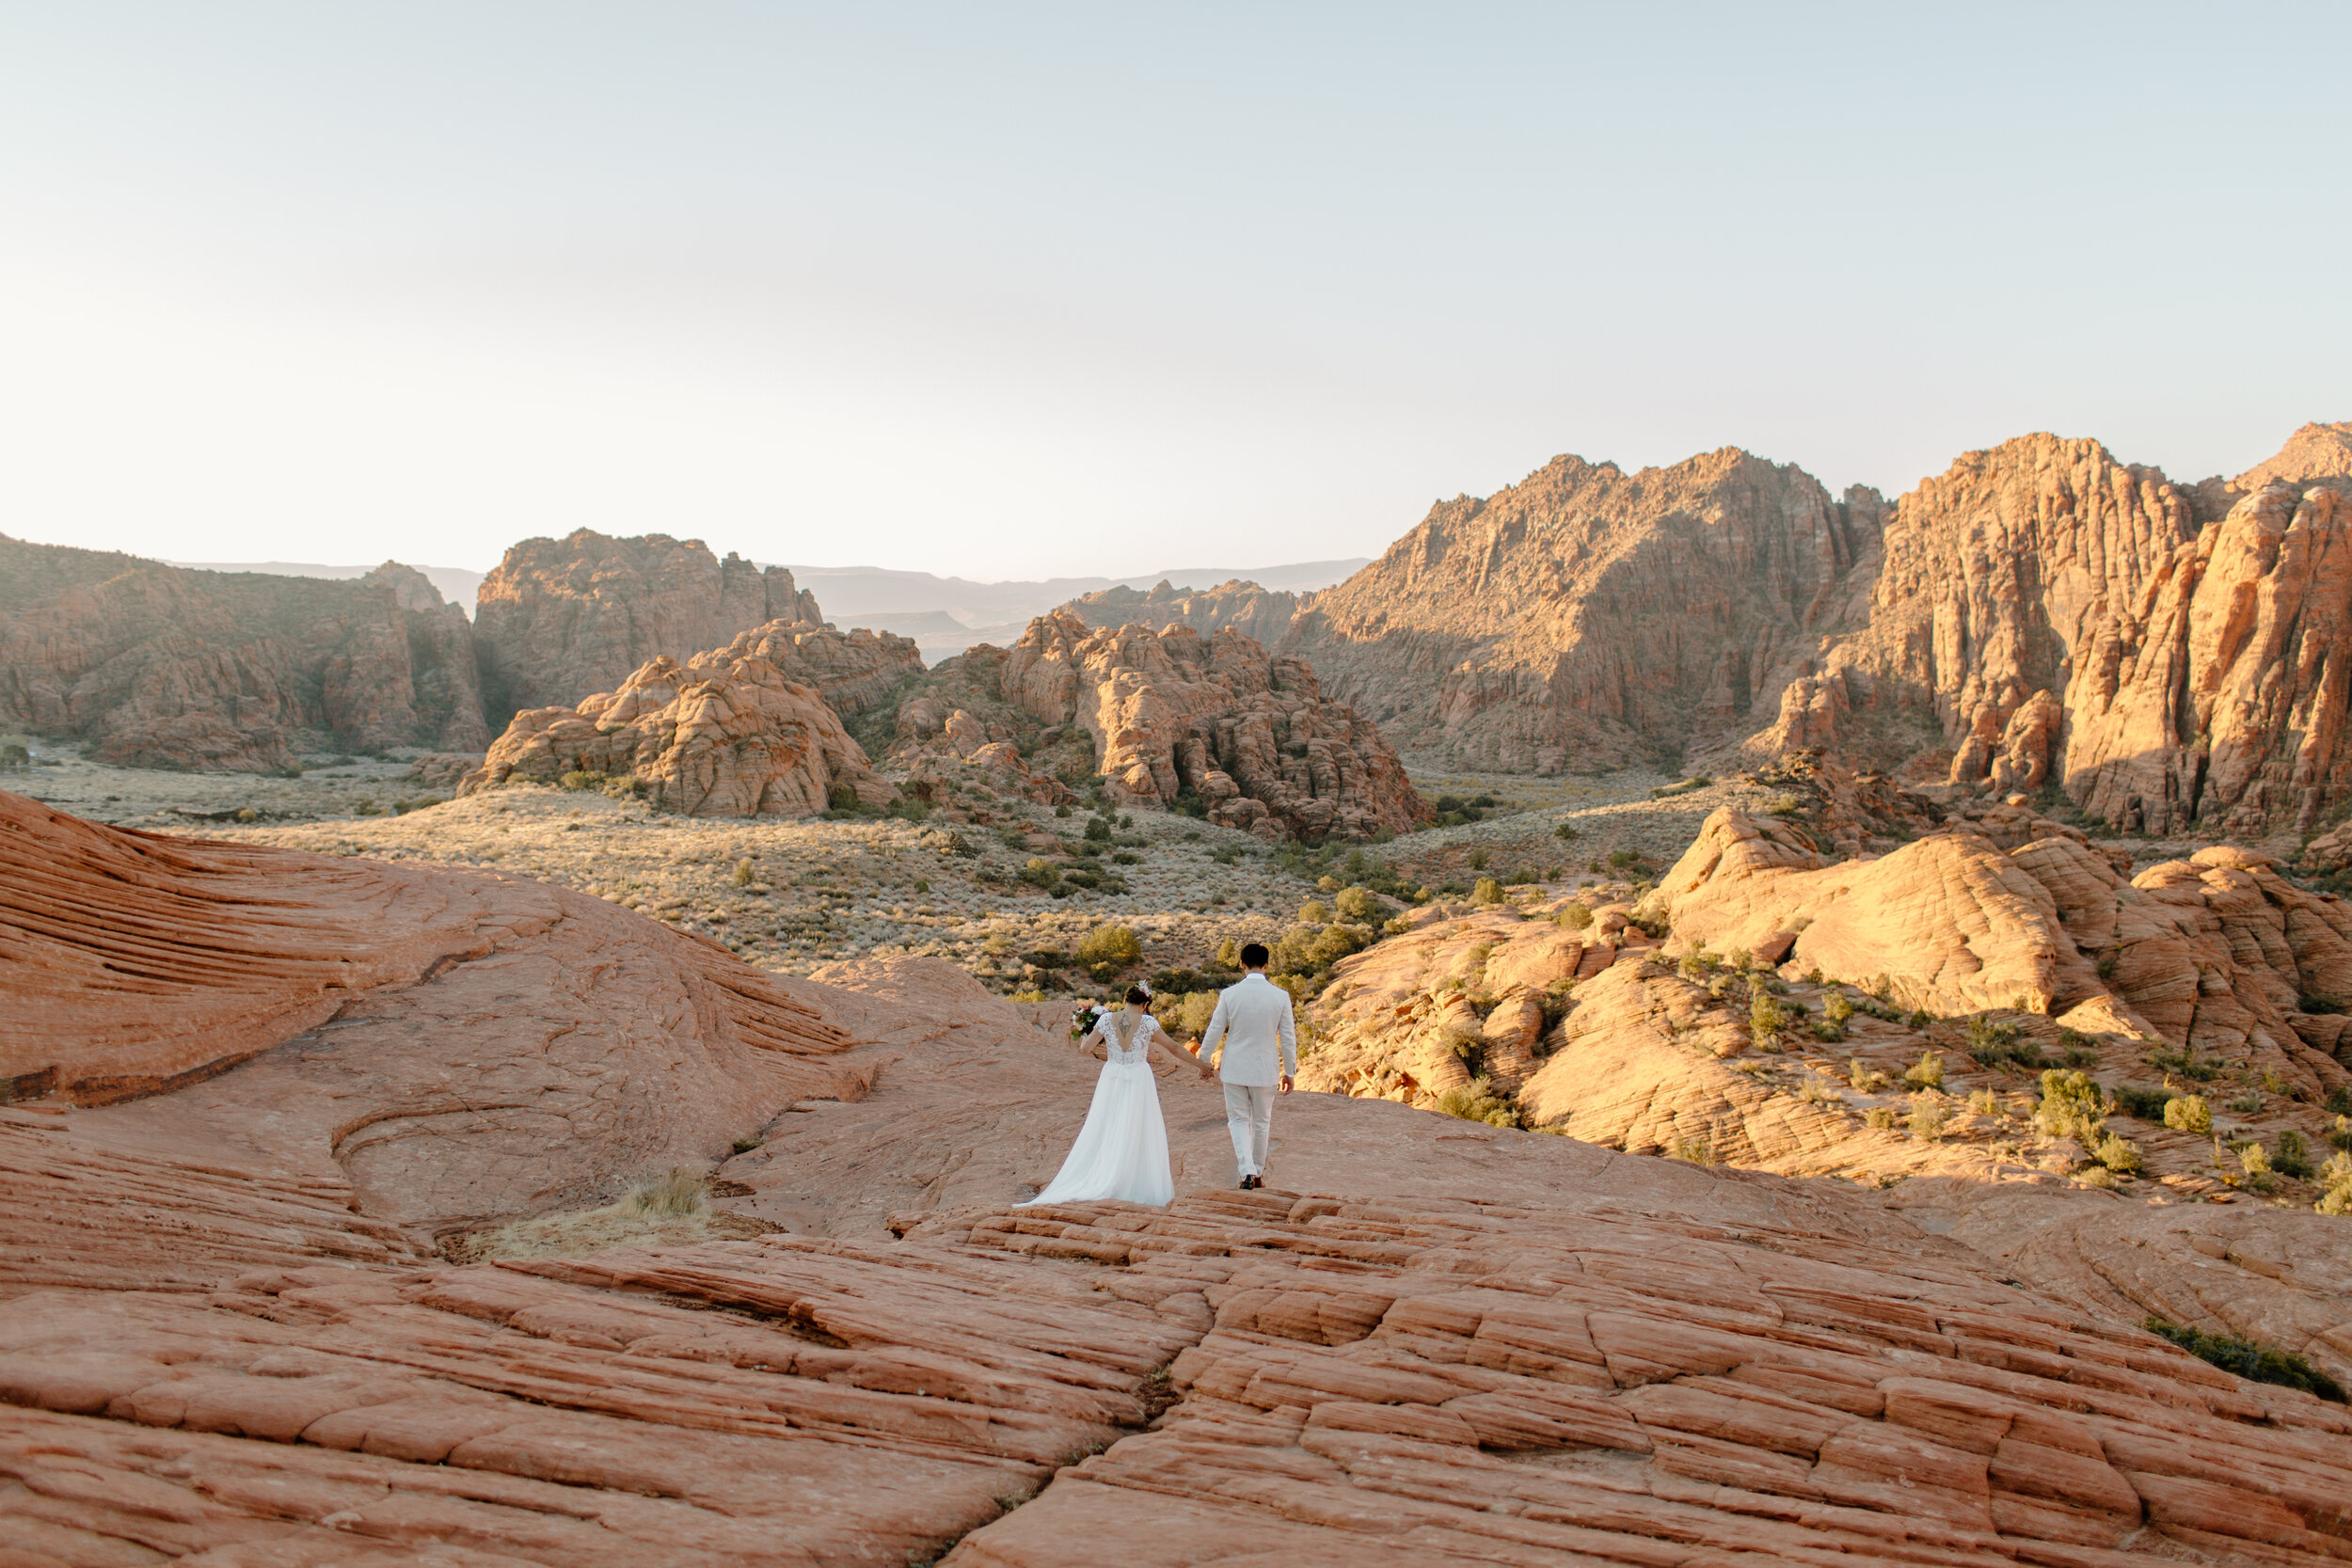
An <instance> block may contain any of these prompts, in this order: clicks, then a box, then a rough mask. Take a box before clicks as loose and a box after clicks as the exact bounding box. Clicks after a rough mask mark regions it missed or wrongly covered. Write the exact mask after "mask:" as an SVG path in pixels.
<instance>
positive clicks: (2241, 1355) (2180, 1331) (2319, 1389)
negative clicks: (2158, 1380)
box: [2147, 1318, 2344, 1404]
mask: <svg viewBox="0 0 2352 1568" xmlns="http://www.w3.org/2000/svg"><path fill="white" fill-rule="evenodd" d="M2147 1326H2148V1331H2149V1332H2150V1333H2151V1334H2157V1335H2161V1336H2163V1337H2164V1338H2167V1339H2169V1340H2171V1341H2172V1342H2173V1343H2174V1344H2176V1345H2178V1346H2180V1347H2181V1348H2182V1349H2183V1350H2185V1351H2186V1352H2188V1353H2189V1354H2191V1355H2194V1356H2196V1357H2198V1358H2199V1359H2200V1360H2203V1361H2210V1362H2212V1363H2213V1364H2214V1365H2215V1366H2217V1367H2218V1368H2220V1369H2221V1370H2223V1371H2225V1372H2230V1373H2233V1374H2234V1375H2236V1376H2238V1377H2242V1378H2245V1379H2246V1380H2248V1381H2249V1382H2250V1383H2275V1384H2278V1385H2280V1386H2282V1387H2287V1388H2300V1389H2302V1390H2303V1392H2305V1393H2307V1394H2316V1395H2318V1396H2319V1397H2320V1398H2321V1399H2323V1400H2330V1401H2333V1402H2335V1403H2337V1404H2342V1403H2344V1389H2343V1388H2342V1387H2341V1386H2338V1385H2337V1383H2336V1380H2335V1379H2333V1378H2331V1377H2329V1376H2328V1374H2327V1373H2326V1372H2323V1371H2321V1370H2319V1369H2318V1368H2316V1367H2314V1366H2312V1364H2311V1363H2310V1362H2309V1361H2306V1360H2304V1359H2303V1358H2302V1357H2301V1356H2299V1355H2297V1354H2295V1353H2294V1352H2292V1351H2284V1350H2280V1348H2279V1347H2278V1346H2276V1345H2272V1344H2265V1343H2264V1342H2263V1341H2262V1340H2260V1339H2241V1338H2236V1337H2234V1336H2232V1335H2223V1334H2207V1333H2205V1332H2204V1331H2203V1330H2202V1329H2196V1328H2182V1327H2178V1326H2176V1325H2174V1324H2172V1323H2166V1322H2165V1321H2164V1320H2163V1319H2162V1318H2150V1319H2149V1320H2148V1323H2147Z"/></svg>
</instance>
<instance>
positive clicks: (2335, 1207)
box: [2312, 1151, 2352, 1214]
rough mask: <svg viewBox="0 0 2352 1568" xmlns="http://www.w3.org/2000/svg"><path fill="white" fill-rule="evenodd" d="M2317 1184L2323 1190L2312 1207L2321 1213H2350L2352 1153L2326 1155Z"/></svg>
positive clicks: (2351, 1203) (2351, 1204)
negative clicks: (2326, 1159) (2325, 1161)
mask: <svg viewBox="0 0 2352 1568" xmlns="http://www.w3.org/2000/svg"><path fill="white" fill-rule="evenodd" d="M2319 1184H2320V1186H2321V1188H2322V1189H2323V1191H2322V1192H2321V1194H2320V1198H2319V1201H2318V1202H2317V1203H2314V1204H2312V1208H2313V1209H2316V1210H2318V1211H2319V1212H2321V1213H2323V1214H2352V1154H2347V1153H2344V1152H2342V1151H2338V1152H2337V1153H2334V1154H2330V1155H2329V1156H2328V1163H2327V1164H2325V1165H2322V1166H2321V1167H2320V1170H2319Z"/></svg>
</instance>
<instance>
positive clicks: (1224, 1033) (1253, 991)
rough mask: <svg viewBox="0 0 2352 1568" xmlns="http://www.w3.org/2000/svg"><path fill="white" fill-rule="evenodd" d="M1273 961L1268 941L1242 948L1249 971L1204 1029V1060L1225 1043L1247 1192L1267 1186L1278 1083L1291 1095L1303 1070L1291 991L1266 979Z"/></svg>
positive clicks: (1228, 1125)
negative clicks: (1294, 1077)
mask: <svg viewBox="0 0 2352 1568" xmlns="http://www.w3.org/2000/svg"><path fill="white" fill-rule="evenodd" d="M1272 957H1273V955H1272V954H1270V953H1268V952H1267V951H1266V950H1265V944H1264V943H1263V942H1250V943H1249V944H1248V945H1247V946H1245V947H1244V948H1243V949H1242V950H1241V966H1242V968H1244V969H1246V970H1248V972H1249V973H1248V974H1244V975H1243V976H1242V977H1241V982H1240V983H1239V984H1238V985H1232V986H1228V987H1227V988H1226V989H1225V990H1224V991H1223V992H1221V993H1220V994H1219V995H1218V997H1217V999H1216V1012H1214V1013H1212V1014H1210V1015H1209V1026H1208V1028H1206V1029H1205V1030H1203V1031H1201V1035H1200V1059H1201V1060H1202V1061H1203V1062H1206V1061H1207V1060H1208V1059H1209V1053H1211V1052H1213V1051H1215V1050H1216V1048H1217V1046H1218V1045H1219V1043H1220V1042H1221V1043H1222V1044H1223V1045H1224V1047H1225V1051H1224V1054H1223V1056H1222V1057H1221V1058H1220V1059H1219V1061H1218V1062H1217V1076H1218V1077H1220V1078H1222V1079H1224V1080H1225V1130H1226V1131H1227V1132H1231V1133H1232V1135H1233V1164H1236V1165H1238V1166H1240V1167H1241V1184H1242V1190H1243V1191H1245V1192H1248V1191H1249V1190H1251V1189H1253V1188H1257V1187H1263V1186H1264V1185H1265V1183H1264V1182H1263V1180H1259V1178H1260V1177H1261V1176H1262V1175H1263V1173H1264V1171H1265V1153H1266V1140H1267V1135H1268V1134H1269V1133H1270V1132H1272V1131H1273V1127H1274V1085H1276V1084H1277V1083H1278V1082H1279V1084H1280V1085H1282V1092H1283V1093H1284V1094H1288V1093H1290V1092H1291V1077H1292V1075H1293V1074H1294V1073H1295V1072H1297V1070H1298V1025H1297V1024H1296V1023H1295V1022H1293V1021H1292V1018H1291V998H1290V992H1288V991H1286V990H1283V989H1282V988H1281V987H1279V986H1278V985H1276V984H1275V983H1274V982H1273V981H1271V980H1269V979H1267V978H1266V977H1265V966H1266V963H1267V961H1268V960H1269V959H1270V958H1272ZM1277 1041H1279V1042H1280V1044H1281V1048H1282V1049H1281V1057H1280V1065H1281V1071H1280V1072H1279V1073H1278V1072H1276V1071H1275V1065H1276V1057H1275V1049H1274V1048H1275V1044H1276V1042H1277Z"/></svg>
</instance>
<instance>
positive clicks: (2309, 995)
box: [2295, 990, 2344, 1013]
mask: <svg viewBox="0 0 2352 1568" xmlns="http://www.w3.org/2000/svg"><path fill="white" fill-rule="evenodd" d="M2295 1005H2296V1006H2298V1007H2300V1008H2302V1009H2303V1011H2305V1012H2307V1013H2340V1012H2342V1011H2344V1004H2343V1003H2341V1002H2339V1001H2337V1000H2336V999H2335V998H2334V997H2332V996H2329V995H2328V994H2327V993H2325V992H2323V991H2308V990H2307V991H2305V992H2304V993H2303V994H2302V995H2300V996H2298V997H2296V999H2295Z"/></svg>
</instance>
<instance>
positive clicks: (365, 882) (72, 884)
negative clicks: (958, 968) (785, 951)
mask: <svg viewBox="0 0 2352 1568" xmlns="http://www.w3.org/2000/svg"><path fill="white" fill-rule="evenodd" d="M0 949H4V950H5V951H6V953H7V955H8V978H7V981H6V997H7V1001H8V1006H7V1007H6V1008H5V1009H0V1083H6V1084H7V1085H9V1086H10V1088H11V1091H12V1092H11V1094H10V1096H9V1098H14V1099H24V1098H29V1097H32V1096H37V1095H43V1094H47V1095H54V1096H57V1097H60V1098H62V1099H63V1100H66V1101H71V1102H72V1103H74V1104H79V1105H94V1104H109V1103H114V1102H118V1101H144V1100H146V1099H147V1098H148V1097H152V1096H157V1095H167V1094H168V1091H172V1090H176V1089H181V1088H183V1087H184V1086H185V1085H191V1084H196V1083H199V1082H206V1081H208V1080H209V1081H210V1082H206V1086H205V1088H204V1089H203V1091H202V1094H203V1099H204V1102H205V1103H206V1105H207V1106H208V1107H209V1111H208V1115H209V1117H210V1118H211V1125H212V1127H213V1131H212V1132H211V1133H210V1134H208V1135H209V1136H210V1137H213V1138H215V1139H220V1140H224V1141H226V1142H228V1143H231V1144H236V1145H238V1146H240V1147H241V1148H242V1149H243V1150H244V1151H245V1155H246V1157H248V1158H249V1157H251V1156H252V1154H253V1151H254V1150H256V1149H262V1150H267V1149H269V1148H274V1147H278V1146H279V1145H281V1144H282V1143H283V1142H284V1141H285V1140H293V1141H294V1143H296V1144H302V1143H303V1142H304V1141H305V1140H311V1139H314V1140H315V1141H316V1144H315V1147H316V1148H317V1149H319V1150H322V1151H323V1150H326V1149H327V1148H332V1150H333V1153H334V1161H335V1164H334V1165H333V1166H332V1167H330V1168H331V1169H333V1170H334V1171H335V1172H336V1173H337V1174H338V1175H339V1176H340V1178H341V1179H342V1183H343V1185H344V1186H345V1188H346V1189H347V1190H348V1191H349V1192H350V1193H352V1194H353V1195H356V1200H357V1201H358V1204H359V1206H360V1207H362V1208H363V1209H365V1211H366V1212H369V1213H371V1214H373V1215H374V1216H376V1217H377V1219H378V1220H380V1221H385V1222H389V1223H393V1224H397V1225H400V1226H410V1227H423V1228H424V1229H425V1230H426V1231H427V1232H428V1233H431V1232H437V1231H440V1230H446V1229H449V1228H451V1227H462V1226H465V1225H469V1224H476V1223H481V1222H483V1221H485V1220H486V1219H488V1218H492V1217H504V1216H512V1215H515V1214H520V1213H531V1212H538V1211H540V1210H543V1209H547V1208H551V1207H560V1206H563V1205H565V1204H567V1203H578V1202H580V1201H581V1200H583V1199H589V1198H593V1197H595V1196H597V1195H599V1194H604V1195H607V1196H609V1195H610V1194H611V1192H612V1187H613V1184H614V1183H616V1182H618V1181H620V1180H623V1179H624V1178H626V1177H628V1176H630V1175H633V1174H636V1173H638V1172H640V1171H642V1170H644V1169H646V1168H656V1169H658V1168H660V1167H661V1166H662V1165H664V1164H669V1163H674V1162H677V1161H704V1160H708V1159H710V1158H712V1157H714V1156H715V1155H718V1154H721V1153H723V1152H724V1150H725V1149H726V1147H727V1144H728V1142H729V1140H730V1139H732V1138H734V1137H736V1136H737V1135H739V1134H740V1133H742V1132H747V1131H749V1130H751V1129H753V1128H755V1127H756V1126H757V1125H758V1124H759V1123H760V1121H761V1120H763V1119H764V1118H765V1117H767V1116H769V1115H771V1114H772V1111H773V1109H774V1107H775V1106H776V1105H777V1104H779V1103H780V1102H781V1100H780V1099H779V1097H782V1100H788V1099H789V1098H790V1097H791V1096H792V1095H794V1094H812V1095H813V1094H834V1093H843V1092H848V1093H854V1092H857V1090H856V1079H855V1076H854V1074H851V1075H849V1076H844V1075H843V1074H842V1073H840V1072H839V1071H837V1070H836V1069H834V1068H833V1067H832V1066H830V1065H828V1063H827V1061H826V1058H827V1057H829V1056H830V1055H831V1054H832V1053H835V1052H838V1051H839V1050H841V1049H842V1048H843V1047H844V1046H845V1045H846V1044H847V1041H846V1039H845V1038H844V1037H842V1036H841V1035H840V1034H839V1033H838V1032H837V1031H835V1030H834V1029H833V1028H832V1027H831V1026H829V1025H828V1024H826V1023H825V1022H823V1021H822V1020H821V1019H820V1018H818V1016H817V1015H816V1014H814V1013H812V1012H811V1011H809V1010H808V1009H807V1008H806V1007H805V1006H802V1005H800V1004H798V1003H796V1002H795V1001H793V1000H792V998H791V997H790V996H788V995H787V994H784V993H782V992H779V991H778V990H775V989H774V987H773V986H772V985H771V983H770V982H769V981H768V979H767V977H766V976H764V975H763V974H760V972H758V971H756V970H754V969H751V968H749V967H747V966H745V965H743V964H741V963H740V962H739V961H737V960H736V959H735V958H733V957H732V956H731V955H729V954H727V953H725V952H724V951H723V950H721V949H719V948H717V947H715V946H712V945H711V944H709V943H707V942H700V941H697V940H695V939H693V938H691V937H687V936H683V935H680V934H678V933H676V932H674V931H672V930H670V929H669V928H668V927H663V926H660V925H658V924H656V923H654V922H652V921H648V920H644V919H642V918H640V917H638V916H637V915H635V914H632V913H630V912H628V911H624V910H618V909H615V908H613V907H612V905H610V904H607V903H605V902H604V901H603V900H601V899H597V898H591V897H588V896H587V895H582V894H577V893H573V892H570V891H568V890H566V889H564V888H560V887H554V886H549V885H548V884H545V883H541V882H535V881H530V880H526V879H514V878H505V879H500V878H490V877H476V876H469V875H465V874H461V873H457V872H452V871H446V870H440V869H437V868H434V869H427V868H421V867H413V866H394V865H389V864H386V863H380V862H374V861H358V860H338V859H332V858H329V857H326V856H321V855H308V854H302V853H298V852H295V851H293V850H282V849H273V848H264V847H253V846H230V845H225V844H208V843H204V842H202V841H199V840H190V839H181V838H162V837H156V836H154V835H151V834H146V833H137V832H122V831H119V830H115V829H108V828H102V827H98V826H96V825H95V824H91V823H87V822H84V821H81V820H79V819H78V818H74V817H71V816H65V815H63V814H62V813H58V812H54V811H51V810H49V809H48V808H46V807H44V806H40V805H39V804H37V803H35V802H33V801H29V800H24V799H23V798H21V797H19V796H14V795H8V794H5V793H0ZM166 1103H170V1104H175V1105H176V1104H179V1103H183V1102H182V1101H155V1102H153V1105H152V1106H151V1108H150V1109H138V1108H137V1107H134V1106H129V1105H126V1106H125V1107H124V1113H125V1116H126V1117H127V1118H128V1121H129V1123H130V1124H132V1125H138V1126H147V1127H152V1128H153V1129H154V1130H155V1133H154V1135H155V1136H157V1137H158V1138H162V1139H166V1140H168V1138H169V1136H170V1135H171V1133H172V1131H173V1116H174V1115H175V1114H176V1113H172V1112H168V1111H167V1110H165V1109H163V1108H162V1107H163V1106H164V1105H165V1104H166ZM288 1157H289V1158H292V1156H288ZM264 1158H265V1159H266V1155H265V1156H264ZM303 1158H305V1159H309V1158H312V1156H310V1155H305V1156H303Z"/></svg>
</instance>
